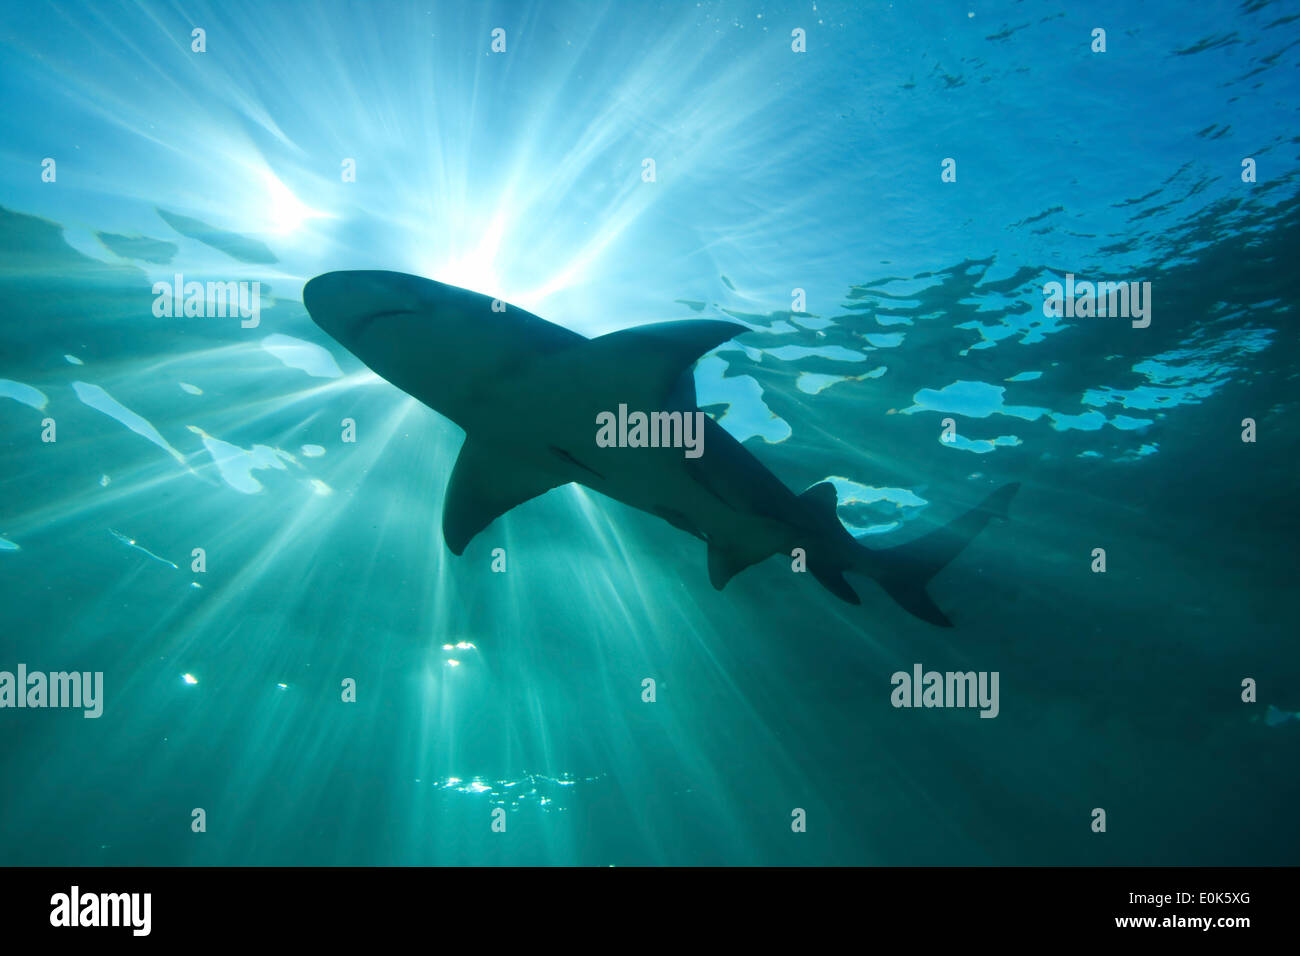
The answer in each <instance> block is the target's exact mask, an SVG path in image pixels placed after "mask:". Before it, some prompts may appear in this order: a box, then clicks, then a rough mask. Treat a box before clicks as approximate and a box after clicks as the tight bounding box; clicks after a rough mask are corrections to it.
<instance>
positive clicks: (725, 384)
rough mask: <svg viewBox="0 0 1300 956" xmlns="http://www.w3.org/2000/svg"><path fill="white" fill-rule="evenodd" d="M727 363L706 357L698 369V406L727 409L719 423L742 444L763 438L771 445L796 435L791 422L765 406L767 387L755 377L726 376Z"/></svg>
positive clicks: (718, 357)
mask: <svg viewBox="0 0 1300 956" xmlns="http://www.w3.org/2000/svg"><path fill="white" fill-rule="evenodd" d="M726 370H727V360H726V359H725V358H722V357H720V356H718V355H706V356H705V357H704V358H702V359H700V361H699V362H697V363H696V365H695V394H696V404H698V405H700V406H705V405H726V406H727V410H726V412H724V413H723V415H722V417H721V418H720V419H719V420H718V424H719V425H721V426H722V427H723V428H725V429H726V430H727V431H728V432H729V433H730V434H731V437H732V438H734V439H736V441H738V442H744V441H748V440H749V439H751V438H761V439H763V440H764V441H765V442H768V443H769V444H773V445H775V444H777V443H778V442H783V441H785V440H786V439H787V438H789V437H790V435H791V434H793V432H792V430H791V428H790V424H789V422H787V421H786V420H785V419H784V418H781V417H780V416H778V415H777V414H776V413H775V412H773V411H772V410H771V409H770V408H768V407H767V405H765V404H764V403H763V387H762V386H761V385H759V384H758V380H757V379H756V378H754V377H753V376H752V375H724V374H723V373H725V372H726Z"/></svg>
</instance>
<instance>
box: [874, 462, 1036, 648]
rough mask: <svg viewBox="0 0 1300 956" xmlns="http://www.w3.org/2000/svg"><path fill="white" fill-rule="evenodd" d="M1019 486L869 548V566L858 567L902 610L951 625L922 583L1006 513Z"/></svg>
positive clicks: (1013, 485)
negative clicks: (890, 543) (912, 535)
mask: <svg viewBox="0 0 1300 956" xmlns="http://www.w3.org/2000/svg"><path fill="white" fill-rule="evenodd" d="M1019 488H1020V484H1019V482H1013V483H1012V484H1009V485H1003V486H1002V487H1001V488H999V489H998V490H997V491H995V492H993V493H992V494H991V495H989V496H988V497H987V498H985V499H984V500H983V501H981V502H980V503H979V504H978V505H976V506H975V507H974V508H972V509H971V510H970V511H968V512H966V513H965V514H964V515H962V516H961V517H960V518H957V519H956V520H955V521H952V522H950V523H948V524H946V525H944V526H943V527H942V528H938V529H936V530H934V531H931V532H930V533H929V534H925V535H922V536H921V537H919V538H917V539H916V540H915V541H909V542H908V543H907V544H901V545H898V546H897V547H894V548H883V549H881V550H879V551H871V552H870V554H871V558H870V562H869V566H868V567H864V568H862V569H861V570H862V571H863V572H864V573H867V574H870V576H871V577H873V578H875V580H876V581H877V582H879V584H880V586H881V587H882V588H884V589H885V592H886V593H887V594H888V595H889V596H890V597H892V598H893V599H894V600H895V601H897V602H898V604H899V605H900V606H901V607H903V608H904V609H905V610H906V611H908V612H910V613H911V614H914V615H915V616H916V617H919V618H920V619H921V620H923V621H928V622H930V623H931V624H934V625H937V626H939V627H952V621H950V620H949V619H948V616H947V615H946V614H944V613H943V611H941V610H940V609H939V606H938V605H937V604H935V603H934V601H933V600H931V598H930V595H929V594H928V593H927V592H926V589H925V586H926V584H928V583H929V581H930V579H931V578H933V577H934V576H935V575H936V574H938V573H939V572H940V571H941V570H942V569H943V568H944V567H945V566H946V565H947V564H948V562H950V561H951V560H952V559H953V558H955V557H957V555H958V554H960V553H961V552H962V549H964V548H965V547H966V545H968V544H970V542H971V540H972V539H974V537H975V536H976V535H977V534H979V533H980V532H981V531H982V530H984V526H985V525H986V524H988V523H989V519H990V518H1004V519H1005V518H1006V517H1007V506H1008V505H1009V504H1010V503H1011V498H1012V497H1013V496H1014V495H1015V493H1016V491H1017V490H1019Z"/></svg>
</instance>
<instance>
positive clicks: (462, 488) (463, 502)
mask: <svg viewBox="0 0 1300 956" xmlns="http://www.w3.org/2000/svg"><path fill="white" fill-rule="evenodd" d="M568 481H569V479H567V478H562V477H556V476H555V475H553V474H551V473H549V472H543V471H538V470H536V469H529V468H523V467H520V466H519V463H518V462H514V461H511V460H509V459H508V458H506V457H504V456H503V455H501V454H499V453H496V452H493V451H492V450H490V449H488V450H485V449H480V448H479V447H478V445H477V444H476V443H475V442H474V440H473V439H472V438H469V437H466V439H465V444H463V445H462V446H461V449H460V457H458V458H457V459H456V467H455V468H453V469H452V472H451V480H450V481H449V482H448V483H447V496H446V498H445V499H444V500H443V503H442V536H443V539H444V540H445V541H446V542H447V547H448V548H450V549H451V552H452V554H461V553H462V552H464V550H465V547H466V546H467V545H468V544H469V543H470V541H471V540H473V538H474V536H475V535H476V534H478V533H479V532H480V531H482V530H483V529H484V528H486V527H487V526H488V525H490V524H491V523H492V522H493V521H495V520H496V519H497V518H499V517H501V515H503V514H505V513H506V512H507V511H509V510H510V509H511V508H513V507H515V505H521V504H523V503H524V502H525V501H527V500H528V499H530V498H536V497H537V496H538V495H540V494H544V493H545V492H547V491H550V490H551V489H552V488H555V487H558V486H559V485H563V484H567V483H568Z"/></svg>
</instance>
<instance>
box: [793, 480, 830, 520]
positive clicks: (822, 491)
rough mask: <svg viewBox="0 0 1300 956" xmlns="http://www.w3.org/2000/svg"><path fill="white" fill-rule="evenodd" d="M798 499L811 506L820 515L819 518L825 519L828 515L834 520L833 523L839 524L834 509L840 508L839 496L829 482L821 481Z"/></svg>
mask: <svg viewBox="0 0 1300 956" xmlns="http://www.w3.org/2000/svg"><path fill="white" fill-rule="evenodd" d="M799 497H800V498H801V499H802V500H804V501H806V502H808V503H809V504H811V505H813V506H814V507H815V508H816V509H817V510H818V512H819V513H820V515H819V516H820V517H825V516H826V514H827V513H829V514H830V516H831V517H832V518H834V519H835V523H836V524H839V518H838V517H837V516H836V509H837V508H839V506H840V496H839V494H838V493H837V492H836V491H835V485H833V484H832V483H831V482H829V481H823V482H820V483H819V484H816V485H813V486H812V487H811V488H809V489H808V490H807V491H805V492H804V493H803V494H801V495H800V496H799Z"/></svg>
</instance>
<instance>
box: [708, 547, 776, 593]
mask: <svg viewBox="0 0 1300 956" xmlns="http://www.w3.org/2000/svg"><path fill="white" fill-rule="evenodd" d="M765 557H767V555H766V554H756V555H743V554H737V553H736V552H734V551H729V550H727V549H725V548H720V547H718V546H717V545H716V544H714V543H712V542H710V543H709V582H710V583H711V584H712V585H713V586H714V587H715V588H717V589H718V590H719V591H721V590H722V589H723V588H725V587H726V586H727V582H728V581H730V580H731V579H732V578H734V577H735V576H736V575H737V574H739V573H740V572H741V571H743V570H745V568H747V567H749V566H750V565H754V564H758V562H760V561H762V560H763V559H764V558H765Z"/></svg>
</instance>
